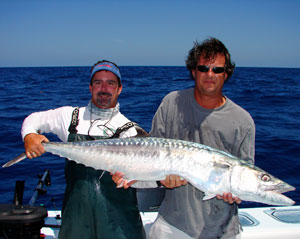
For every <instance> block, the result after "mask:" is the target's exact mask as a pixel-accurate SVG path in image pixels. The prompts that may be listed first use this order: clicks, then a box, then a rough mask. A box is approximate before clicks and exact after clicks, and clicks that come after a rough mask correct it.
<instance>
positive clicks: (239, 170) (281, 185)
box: [230, 164, 295, 205]
mask: <svg viewBox="0 0 300 239" xmlns="http://www.w3.org/2000/svg"><path fill="white" fill-rule="evenodd" d="M230 181H231V188H232V192H233V194H234V195H235V196H237V197H239V198H240V199H242V200H246V201H255V202H260V203H265V204H270V205H293V204H294V203H295V202H294V201H293V200H291V199H290V198H288V197H286V196H285V195H283V194H282V193H285V192H289V191H293V190H295V187H293V186H291V185H289V184H287V183H286V182H284V181H282V180H280V179H278V178H276V177H274V176H273V175H271V174H269V173H267V172H266V171H264V170H262V169H260V168H258V167H256V166H254V165H250V164H244V165H243V164H242V165H236V166H234V167H233V169H232V173H231V180H230Z"/></svg>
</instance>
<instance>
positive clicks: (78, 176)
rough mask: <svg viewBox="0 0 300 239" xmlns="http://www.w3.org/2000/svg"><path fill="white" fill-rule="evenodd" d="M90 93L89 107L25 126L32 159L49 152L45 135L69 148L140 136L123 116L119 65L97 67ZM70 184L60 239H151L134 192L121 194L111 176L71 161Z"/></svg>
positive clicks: (56, 112) (43, 115)
mask: <svg viewBox="0 0 300 239" xmlns="http://www.w3.org/2000/svg"><path fill="white" fill-rule="evenodd" d="M89 89H90V92H91V100H90V101H89V103H88V105H87V106H85V107H80V108H79V107H70V106H64V107H60V108H57V109H53V110H48V111H43V112H36V113H33V114H31V115H29V116H28V117H27V118H26V119H25V120H24V122H23V126H22V137H23V140H24V146H25V150H26V155H27V157H28V158H35V157H38V156H40V155H41V154H42V153H44V152H45V150H44V148H43V146H42V144H41V143H42V142H48V139H47V138H46V137H45V136H44V135H42V133H54V134H56V135H57V136H58V137H59V138H60V139H61V140H62V141H63V142H75V141H85V140H95V139H103V138H112V137H132V136H135V135H136V134H137V131H136V129H135V128H134V127H131V126H132V124H128V123H130V121H129V120H128V119H127V118H126V117H125V116H124V115H123V114H121V112H120V110H119V108H120V105H119V103H118V96H119V95H120V93H121V91H122V84H121V73H120V70H119V68H118V66H117V65H116V64H114V63H113V62H110V61H106V60H103V61H100V62H97V63H96V64H95V65H94V66H93V67H92V69H91V74H90V86H89ZM127 125H128V127H127ZM120 129H123V131H122V130H120ZM116 132H117V133H116ZM99 160H100V159H99ZM112 160H113V159H112ZM65 178H66V189H65V194H64V202H63V209H62V225H61V229H60V234H59V238H61V239H65V238H72V239H74V238H75V239H76V238H78V239H79V238H80V239H82V238H91V239H95V238H99V239H100V238H145V232H144V229H143V224H142V221H141V218H140V215H139V211H138V207H137V199H136V191H135V189H134V188H130V190H125V189H120V188H116V185H115V183H114V182H113V181H112V177H111V175H110V174H109V173H108V172H106V171H102V170H95V169H93V168H90V167H85V166H84V165H81V164H76V163H75V162H73V161H69V160H66V166H65Z"/></svg>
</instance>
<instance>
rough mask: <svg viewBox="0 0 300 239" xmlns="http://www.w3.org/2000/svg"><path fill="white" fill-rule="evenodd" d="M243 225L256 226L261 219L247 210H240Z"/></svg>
mask: <svg viewBox="0 0 300 239" xmlns="http://www.w3.org/2000/svg"><path fill="white" fill-rule="evenodd" d="M239 218H240V222H241V225H242V227H254V226H257V225H259V221H258V220H256V219H255V218H254V217H252V216H251V215H250V214H248V213H246V212H239Z"/></svg>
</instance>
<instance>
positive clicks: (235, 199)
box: [217, 193, 242, 204]
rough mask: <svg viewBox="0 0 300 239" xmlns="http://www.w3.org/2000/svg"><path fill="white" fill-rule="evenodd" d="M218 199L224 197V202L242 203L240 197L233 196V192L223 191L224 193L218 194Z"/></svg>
mask: <svg viewBox="0 0 300 239" xmlns="http://www.w3.org/2000/svg"><path fill="white" fill-rule="evenodd" d="M217 199H223V201H224V202H227V203H229V204H233V203H234V202H235V203H237V204H240V203H241V202H242V200H241V199H240V198H238V197H232V194H231V193H223V195H220V194H218V195H217Z"/></svg>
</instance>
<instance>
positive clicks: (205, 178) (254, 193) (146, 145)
mask: <svg viewBox="0 0 300 239" xmlns="http://www.w3.org/2000/svg"><path fill="white" fill-rule="evenodd" d="M43 146H44V148H45V150H46V152H50V153H52V154H56V155H59V156H61V157H65V158H68V159H69V160H73V161H75V162H77V163H80V164H84V165H85V166H87V167H92V168H95V169H101V170H106V171H109V172H112V173H114V172H116V171H120V172H122V173H124V175H125V177H126V179H127V180H140V181H158V180H164V179H165V177H166V175H170V174H175V175H179V176H181V177H182V178H184V179H186V180H187V181H188V182H189V183H190V184H192V185H193V186H194V187H196V188H197V189H199V190H201V191H203V192H204V193H205V196H204V198H203V200H208V199H210V198H213V197H215V196H216V195H217V194H223V192H231V193H232V194H233V196H237V197H239V198H240V199H242V200H245V201H254V202H260V203H265V204H270V205H292V204H294V201H293V200H291V199H290V198H288V197H286V196H284V195H283V194H281V193H284V192H288V191H292V190H295V188H294V187H293V186H291V185H289V184H287V183H285V182H283V181H281V180H280V179H278V178H275V177H274V176H272V175H270V174H269V173H267V172H265V171H264V170H262V169H260V168H258V167H256V166H254V165H252V164H249V163H247V162H246V161H244V160H241V159H239V158H237V157H235V156H232V155H230V154H228V153H226V152H224V151H221V150H218V149H214V148H212V147H209V146H206V145H202V144H198V143H194V142H188V141H183V140H175V139H163V138H152V137H148V138H125V139H105V140H96V141H84V142H75V143H61V142H60V143H55V142H49V143H43ZM20 158H25V156H24V155H23V157H22V156H21V157H19V158H16V161H18V160H19V161H20ZM21 160H22V159H21ZM4 166H5V165H4Z"/></svg>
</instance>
